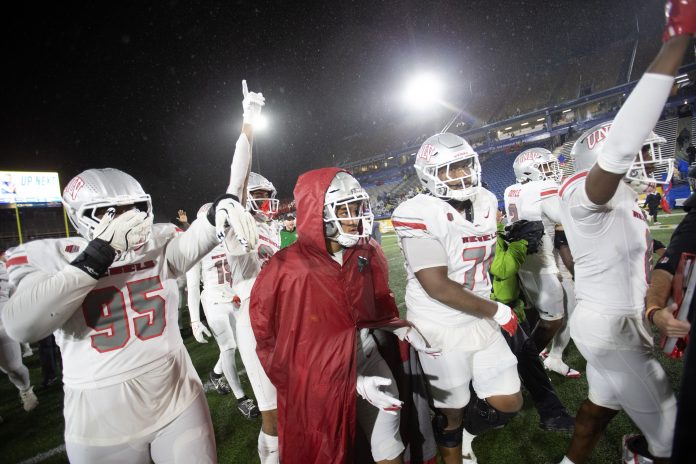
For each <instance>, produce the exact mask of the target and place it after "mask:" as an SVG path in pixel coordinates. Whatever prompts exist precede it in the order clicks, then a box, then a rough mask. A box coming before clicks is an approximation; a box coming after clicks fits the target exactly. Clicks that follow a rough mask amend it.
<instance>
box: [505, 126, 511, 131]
mask: <svg viewBox="0 0 696 464" xmlns="http://www.w3.org/2000/svg"><path fill="white" fill-rule="evenodd" d="M510 129H512V126H510V127H506V128H505V129H503V130H510Z"/></svg>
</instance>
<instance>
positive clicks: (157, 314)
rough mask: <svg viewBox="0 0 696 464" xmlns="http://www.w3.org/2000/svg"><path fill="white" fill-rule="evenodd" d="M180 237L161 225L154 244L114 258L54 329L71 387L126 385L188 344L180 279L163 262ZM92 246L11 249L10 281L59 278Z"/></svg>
mask: <svg viewBox="0 0 696 464" xmlns="http://www.w3.org/2000/svg"><path fill="white" fill-rule="evenodd" d="M176 233H177V232H176V228H175V227H174V226H173V225H171V224H155V225H154V226H153V229H152V236H151V238H150V240H149V241H148V242H147V243H146V244H145V245H144V246H143V247H142V248H140V249H139V250H137V251H134V252H130V253H128V254H126V255H125V257H124V259H123V260H120V261H114V263H113V264H112V265H111V267H110V268H109V270H108V273H107V275H106V276H104V277H102V278H100V279H99V280H98V283H97V285H96V287H95V288H94V289H93V290H92V291H91V292H90V293H89V294H87V296H86V297H85V298H84V300H80V302H78V303H77V304H78V305H80V307H79V308H77V310H76V311H75V312H74V313H73V315H72V316H71V317H70V318H69V319H68V320H67V322H66V323H65V324H63V326H62V327H60V328H59V329H58V330H57V331H56V332H55V336H56V342H57V343H58V345H59V347H60V351H61V353H62V356H63V382H64V383H65V385H66V386H69V387H73V388H98V387H103V386H109V385H113V384H116V383H120V382H123V381H125V380H128V379H131V378H134V377H136V376H138V375H139V374H141V373H143V372H147V371H149V370H150V369H152V368H153V367H155V366H157V365H158V364H161V362H162V359H163V358H166V357H168V356H169V355H170V354H171V353H172V352H175V351H177V350H178V349H179V348H181V347H182V346H183V343H182V340H181V335H180V334H179V325H178V307H179V290H178V286H177V282H176V275H173V274H172V272H171V271H170V269H169V266H168V265H167V262H166V259H165V246H166V245H167V243H168V242H169V241H170V240H171V239H172V238H174V236H175V234H176ZM87 244H88V241H87V240H85V239H83V238H80V237H74V238H63V239H47V240H37V241H34V242H29V243H27V244H25V245H23V246H19V247H17V248H13V249H11V250H10V252H9V256H8V265H9V270H10V282H11V284H12V285H13V286H14V287H16V286H17V285H18V284H19V282H20V281H21V280H22V279H23V278H24V277H26V276H28V275H30V274H32V273H34V272H37V271H38V272H40V273H44V274H48V275H53V274H56V273H57V272H59V271H61V270H62V269H63V268H65V267H66V266H67V265H69V263H70V262H72V261H73V260H74V259H75V258H76V257H77V256H78V255H79V254H80V253H82V252H83V251H84V249H85V248H86V246H87ZM47 317H49V316H48V315H47Z"/></svg>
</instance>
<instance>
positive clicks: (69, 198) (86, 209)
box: [62, 168, 152, 240]
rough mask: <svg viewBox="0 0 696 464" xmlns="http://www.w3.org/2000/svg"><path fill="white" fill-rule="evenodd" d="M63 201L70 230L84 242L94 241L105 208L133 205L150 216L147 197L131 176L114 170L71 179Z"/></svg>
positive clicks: (85, 172) (93, 170) (94, 172)
mask: <svg viewBox="0 0 696 464" xmlns="http://www.w3.org/2000/svg"><path fill="white" fill-rule="evenodd" d="M62 200H63V206H64V207H65V210H66V212H67V214H68V218H69V219H70V222H71V223H72V225H73V227H74V228H75V230H77V233H78V234H80V235H81V236H82V237H84V238H86V239H87V240H92V239H93V238H94V235H93V234H94V229H95V228H96V227H97V225H98V224H99V222H100V221H101V216H102V215H103V214H104V212H106V210H107V209H108V208H116V209H117V210H121V209H123V208H122V207H124V206H129V205H133V206H134V207H135V208H137V209H138V210H139V211H144V212H147V215H148V216H151V215H152V200H151V199H150V195H148V194H147V193H145V191H144V190H143V188H142V187H141V186H140V183H139V182H138V181H137V180H135V179H134V178H133V177H132V176H130V175H129V174H126V173H125V172H123V171H120V170H118V169H113V168H105V169H88V170H86V171H84V172H82V173H81V174H78V175H77V176H75V177H73V178H72V180H70V182H68V185H67V186H66V187H65V189H64V190H63V198H62ZM148 235H149V234H148Z"/></svg>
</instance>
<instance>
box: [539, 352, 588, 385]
mask: <svg viewBox="0 0 696 464" xmlns="http://www.w3.org/2000/svg"><path fill="white" fill-rule="evenodd" d="M544 367H545V368H546V370H548V371H552V372H555V373H556V374H560V375H562V376H563V377H567V378H569V379H579V378H580V376H581V374H580V372H578V371H576V370H575V369H572V368H571V367H570V366H568V365H567V364H566V363H564V362H563V360H562V359H560V358H552V357H551V356H549V357H547V358H546V359H544Z"/></svg>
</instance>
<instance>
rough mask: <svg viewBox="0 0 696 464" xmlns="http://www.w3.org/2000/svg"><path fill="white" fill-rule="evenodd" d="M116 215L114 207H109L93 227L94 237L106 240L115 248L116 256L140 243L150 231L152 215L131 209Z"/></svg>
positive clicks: (148, 236) (146, 238) (146, 237)
mask: <svg viewBox="0 0 696 464" xmlns="http://www.w3.org/2000/svg"><path fill="white" fill-rule="evenodd" d="M114 216H116V209H115V208H109V209H108V210H107V211H106V213H104V216H102V219H101V221H100V222H99V224H97V227H95V228H94V234H93V236H94V238H98V239H101V240H104V241H105V242H107V243H108V244H109V245H111V247H112V248H113V249H114V250H116V255H117V258H118V257H119V256H121V255H122V254H123V253H125V252H127V251H128V250H132V249H133V248H135V247H137V246H139V245H142V244H143V243H145V242H146V241H147V240H148V238H150V232H152V215H150V216H148V214H147V213H146V212H142V211H138V210H137V209H132V210H130V211H126V212H125V213H123V214H121V215H119V216H117V217H114Z"/></svg>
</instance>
